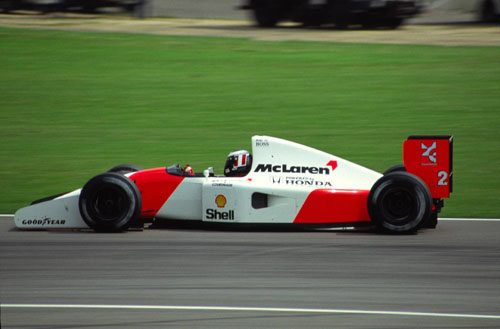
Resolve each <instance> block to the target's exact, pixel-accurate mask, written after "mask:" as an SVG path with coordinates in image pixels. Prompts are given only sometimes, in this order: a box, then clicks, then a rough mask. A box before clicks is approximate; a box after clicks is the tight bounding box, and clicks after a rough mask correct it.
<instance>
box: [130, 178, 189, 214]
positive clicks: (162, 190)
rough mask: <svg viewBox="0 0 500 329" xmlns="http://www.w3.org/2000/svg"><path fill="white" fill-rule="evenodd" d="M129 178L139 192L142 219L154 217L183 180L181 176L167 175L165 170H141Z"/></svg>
mask: <svg viewBox="0 0 500 329" xmlns="http://www.w3.org/2000/svg"><path fill="white" fill-rule="evenodd" d="M129 178H130V179H131V180H133V181H134V182H135V184H136V185H137V188H138V189H139V191H140V192H141V198H142V209H141V217H142V218H152V217H154V216H155V215H156V213H157V212H158V210H160V208H161V207H162V206H163V204H164V203H165V202H167V200H168V198H169V197H170V196H171V195H172V193H174V191H175V190H176V189H177V187H178V186H179V184H180V183H181V182H182V181H183V180H184V177H182V176H175V175H170V174H168V173H167V171H166V170H165V168H155V169H149V170H142V171H139V172H137V173H134V174H133V175H131V176H130V177H129Z"/></svg>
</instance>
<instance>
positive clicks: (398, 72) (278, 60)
mask: <svg viewBox="0 0 500 329" xmlns="http://www.w3.org/2000/svg"><path fill="white" fill-rule="evenodd" d="M332 33H336V32H332ZM0 63H2V64H1V69H0V138H1V139H0V140H1V146H0V147H1V148H0V179H1V182H2V188H1V189H0V212H1V213H11V212H14V211H15V210H16V209H17V208H19V207H21V206H24V205H26V204H27V203H29V202H30V201H32V200H34V199H37V198H41V197H44V196H47V195H51V194H55V193H58V192H63V191H67V190H71V189H74V188H78V187H80V186H81V185H83V184H84V183H85V182H86V181H87V180H88V179H89V178H90V177H92V176H93V175H96V174H99V173H101V172H103V171H105V170H107V169H109V168H110V167H112V166H114V165H117V164H120V163H134V164H138V165H141V166H143V167H154V166H163V165H169V164H173V163H181V164H185V163H186V162H188V163H190V164H191V165H192V166H193V167H194V168H195V170H198V171H201V170H202V169H204V168H205V167H207V166H215V168H216V172H219V173H220V172H221V170H222V167H223V164H224V161H225V157H226V155H227V153H228V152H229V151H231V150H233V149H235V148H240V147H244V148H249V147H250V137H251V136H252V135H255V134H266V135H271V136H276V137H281V138H285V139H290V140H293V141H296V142H299V143H303V144H306V145H309V146H312V147H315V148H318V149H321V150H323V151H326V152H329V153H332V154H335V155H338V156H341V157H344V158H347V159H349V160H351V161H354V162H357V163H359V164H362V165H364V166H367V167H369V168H372V169H374V170H377V171H384V170H385V169H386V168H388V167H390V166H392V165H394V164H397V163H401V162H402V160H401V157H402V155H401V143H402V141H403V140H404V139H405V138H406V137H407V136H408V135H412V134H452V135H454V136H455V153H454V174H455V178H454V179H455V181H454V184H455V185H454V193H453V194H452V197H451V199H450V200H448V201H446V205H445V208H444V209H443V215H444V216H448V217H452V216H474V217H500V192H499V191H500V169H499V167H500V152H499V151H500V114H499V110H500V48H499V47H436V46H397V45H368V44H340V43H318V42H291V41H287V42H260V41H251V40H244V39H222V38H201V37H170V36H149V35H134V34H118V33H117V34H111V33H83V32H63V31H37V30H22V29H7V28H0Z"/></svg>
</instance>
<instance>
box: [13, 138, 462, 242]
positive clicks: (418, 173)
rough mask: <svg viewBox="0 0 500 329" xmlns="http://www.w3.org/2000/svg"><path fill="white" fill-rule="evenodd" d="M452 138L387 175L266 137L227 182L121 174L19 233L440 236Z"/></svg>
mask: <svg viewBox="0 0 500 329" xmlns="http://www.w3.org/2000/svg"><path fill="white" fill-rule="evenodd" d="M452 146H453V137H452V136H410V137H409V138H408V139H407V140H406V141H405V142H404V144H403V162H404V165H397V166H394V167H392V168H390V169H389V170H387V171H386V172H385V173H384V174H380V173H377V172H375V171H373V170H370V169H367V168H365V167H362V166H360V165H357V164H355V163H352V162H349V161H347V160H344V159H342V158H339V157H337V156H334V155H331V154H328V153H325V152H322V151H318V150H315V149H313V148H310V147H307V146H304V145H300V144H297V143H294V142H290V141H286V140H283V139H279V138H274V137H268V136H254V137H253V138H252V154H250V153H249V152H247V151H244V150H238V151H235V152H231V153H230V154H229V156H228V158H227V160H226V166H225V169H224V172H225V175H224V176H215V175H214V174H213V169H212V168H209V169H207V170H205V171H204V172H203V173H202V174H194V173H193V172H192V170H191V168H190V167H185V168H182V167H181V166H179V165H173V166H170V167H161V168H154V169H147V170H139V168H136V167H135V166H127V165H124V166H118V167H115V168H113V169H111V170H110V171H108V172H106V173H104V174H101V175H98V176H96V177H94V178H92V179H90V180H89V181H88V182H87V183H86V184H85V186H84V187H83V188H81V189H78V190H75V191H73V192H70V193H67V194H63V195H59V196H54V197H49V198H46V199H43V200H39V201H35V202H34V203H32V204H31V205H30V206H27V207H25V208H22V209H19V210H18V211H17V212H16V214H15V218H14V220H15V223H16V226H17V227H18V228H21V229H49V228H50V229H54V228H72V229H74V228H81V229H83V228H92V229H94V230H95V231H104V232H116V231H124V230H126V229H128V228H129V227H131V226H137V225H139V226H140V227H142V226H143V225H144V223H150V222H152V221H155V220H157V221H160V220H161V221H163V222H164V221H169V220H172V221H178V220H184V221H202V222H217V223H254V224H255V223H262V224H264V223H266V224H294V225H303V226H307V227H354V228H356V227H366V226H372V227H376V228H379V229H380V230H382V231H386V232H395V233H406V232H414V231H416V230H418V229H420V228H426V227H428V228H434V227H436V224H437V214H438V212H439V211H440V210H441V208H442V206H443V201H442V199H443V198H448V197H449V195H450V192H451V190H452V177H453V172H452Z"/></svg>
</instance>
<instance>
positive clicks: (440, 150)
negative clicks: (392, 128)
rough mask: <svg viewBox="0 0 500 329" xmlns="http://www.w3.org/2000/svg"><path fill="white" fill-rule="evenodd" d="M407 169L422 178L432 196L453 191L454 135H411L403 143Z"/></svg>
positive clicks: (443, 196) (446, 196)
mask: <svg viewBox="0 0 500 329" xmlns="http://www.w3.org/2000/svg"><path fill="white" fill-rule="evenodd" d="M403 162H404V165H405V168H406V171H408V172H409V173H412V174H414V175H416V176H418V177H420V179H422V180H423V181H424V182H425V183H426V184H427V186H428V187H429V191H430V192H431V195H432V198H434V199H440V198H449V197H450V193H451V192H452V191H453V136H410V137H408V138H407V139H406V140H405V141H404V143H403Z"/></svg>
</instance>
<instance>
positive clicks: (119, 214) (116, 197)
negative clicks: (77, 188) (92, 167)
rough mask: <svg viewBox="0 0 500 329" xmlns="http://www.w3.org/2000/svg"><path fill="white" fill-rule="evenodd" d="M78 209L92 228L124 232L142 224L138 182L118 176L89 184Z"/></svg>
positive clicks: (114, 175) (95, 180)
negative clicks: (139, 221)
mask: <svg viewBox="0 0 500 329" xmlns="http://www.w3.org/2000/svg"><path fill="white" fill-rule="evenodd" d="M78 205H79V208H80V214H81V216H82V218H83V220H84V221H85V223H86V224H87V225H88V226H89V227H90V228H92V229H94V230H95V231H97V232H121V231H124V230H126V229H128V228H129V226H130V225H131V224H132V223H133V222H134V221H136V220H138V218H139V214H140V212H141V205H142V202H141V194H140V192H139V190H138V189H137V186H136V185H135V184H134V182H132V181H131V180H130V179H128V178H127V177H125V176H122V175H120V174H118V173H104V174H101V175H98V176H95V177H94V178H92V179H91V180H89V181H88V182H87V184H85V186H84V187H83V188H82V191H81V192H80V199H79V202H78Z"/></svg>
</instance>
